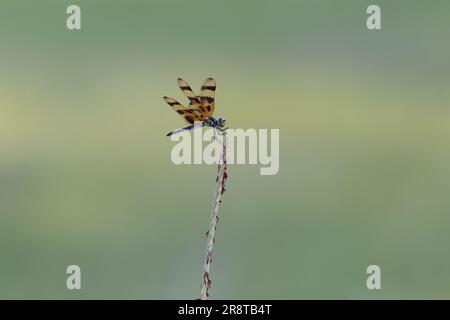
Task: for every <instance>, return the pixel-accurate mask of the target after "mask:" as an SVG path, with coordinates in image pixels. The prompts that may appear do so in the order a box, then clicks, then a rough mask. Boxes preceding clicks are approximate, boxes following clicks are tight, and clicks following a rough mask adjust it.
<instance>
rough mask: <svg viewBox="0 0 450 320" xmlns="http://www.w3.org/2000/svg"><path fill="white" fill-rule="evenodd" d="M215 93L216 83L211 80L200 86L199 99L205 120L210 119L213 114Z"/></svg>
mask: <svg viewBox="0 0 450 320" xmlns="http://www.w3.org/2000/svg"><path fill="white" fill-rule="evenodd" d="M215 93H216V81H215V80H214V79H213V78H208V79H206V80H205V82H204V83H203V85H202V90H201V92H200V96H199V99H200V101H201V103H202V106H203V109H204V110H205V113H206V115H207V118H209V117H211V116H212V115H213V113H214V109H215V102H214V96H215Z"/></svg>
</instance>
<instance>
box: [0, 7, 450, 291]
mask: <svg viewBox="0 0 450 320" xmlns="http://www.w3.org/2000/svg"><path fill="white" fill-rule="evenodd" d="M73 3H76V4H78V5H80V6H81V10H82V30H81V31H69V30H67V29H66V26H65V21H66V18H67V14H66V13H65V11H66V7H67V6H68V5H70V4H73ZM369 4H378V5H380V6H381V10H382V28H383V30H380V31H369V30H367V28H366V24H365V20H366V17H367V14H366V8H367V6H368V5H369ZM449 12H450V2H449V1H447V0H435V1H433V3H432V4H431V3H427V2H425V1H419V0H417V1H413V0H398V1H379V0H378V1H362V0H345V1H334V0H326V1H325V0H322V1H313V0H307V1H301V0H281V1H268V0H264V1H238V0H232V1H218V0H208V1H206V0H205V1H203V0H193V1H182V0H164V1H163V0H159V1H143V0H142V1H138V0H127V1H125V0H122V1H106V0H96V1H88V0H77V1H65V0H64V1H61V0H53V1H48V0H41V1H31V0H29V1H23V0H2V1H1V3H0V40H1V44H0V48H1V50H0V253H1V254H0V298H27V299H28V298H43V299H47V298H60V299H77V298H89V299H91V298H114V299H115V298H127V299H128V298H136V299H183V298H186V299H195V298H198V297H199V294H200V284H201V276H202V263H203V255H204V248H205V238H204V232H205V231H206V229H207V227H208V223H209V215H210V206H211V201H212V196H213V191H214V179H215V173H216V167H215V166H207V165H192V166H188V165H185V166H175V165H174V164H172V162H171V161H170V151H171V149H172V147H173V146H174V143H173V142H171V141H170V140H169V139H168V138H167V137H166V136H165V134H166V133H167V132H168V131H170V130H172V129H175V128H179V127H180V126H181V125H183V124H184V123H183V122H182V120H181V119H180V117H178V116H177V115H176V114H175V113H174V112H173V111H172V110H170V108H169V107H168V106H167V105H166V104H165V103H164V101H163V100H162V96H164V95H168V96H172V97H174V98H177V99H180V101H183V102H184V101H185V100H184V99H183V98H182V94H181V92H180V91H179V89H178V88H177V85H176V78H177V77H182V78H184V79H186V80H188V81H189V82H190V84H191V85H192V86H193V88H195V90H197V89H198V88H199V86H200V85H201V83H202V82H203V80H204V79H205V78H207V77H209V76H213V77H214V78H215V79H216V80H217V86H218V88H217V96H216V98H217V108H216V114H217V115H218V116H224V117H226V118H227V120H228V124H229V125H230V126H231V127H234V128H279V129H280V171H279V173H278V175H275V176H260V175H259V167H258V166H254V165H253V166H252V165H234V166H231V167H230V169H229V175H230V178H229V180H228V191H227V192H226V193H225V198H224V203H223V206H222V208H221V211H220V215H221V218H222V219H221V222H220V224H219V228H218V233H217V238H216V240H217V243H216V247H215V257H214V262H213V266H212V277H213V287H212V289H211V292H210V293H211V296H212V298H214V299H234V298H255V299H260V298H261V299H262V298H264V299H270V298H275V299H283V298H285V299H302V298H326V299H335V298H342V299H347V298H358V299H359V298H368V299H379V298H388V299H390V298H450V269H449V264H450V255H449V250H448V244H449V242H450V215H449V213H450V197H449V188H450V161H449V160H450V139H449V135H450V110H449V107H450V90H449V86H450V77H449V74H450V59H449V56H450V42H449V41H448V35H449V28H450V20H449ZM70 264H77V265H79V266H80V267H81V270H82V290H81V291H69V290H67V289H66V287H65V283H66V277H67V275H66V274H65V270H66V267H67V266H68V265H70ZM371 264H377V265H379V266H380V267H381V270H382V289H381V290H368V289H367V288H366V278H367V275H366V273H365V271H366V268H367V266H368V265H371Z"/></svg>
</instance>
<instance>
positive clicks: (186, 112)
mask: <svg viewBox="0 0 450 320" xmlns="http://www.w3.org/2000/svg"><path fill="white" fill-rule="evenodd" d="M164 101H165V102H167V104H168V105H169V106H171V107H172V109H173V110H175V112H176V113H178V114H179V115H180V116H181V117H183V119H184V120H186V122H188V123H190V124H193V123H194V122H195V121H198V120H196V119H197V118H198V116H197V115H195V114H193V110H192V109H191V108H186V107H185V106H183V105H182V104H181V103H179V102H178V101H177V100H175V99H172V98H169V97H164Z"/></svg>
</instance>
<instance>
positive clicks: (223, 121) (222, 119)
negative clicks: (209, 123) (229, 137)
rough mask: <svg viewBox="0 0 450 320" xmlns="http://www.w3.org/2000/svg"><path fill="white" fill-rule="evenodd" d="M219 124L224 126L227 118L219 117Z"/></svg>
mask: <svg viewBox="0 0 450 320" xmlns="http://www.w3.org/2000/svg"><path fill="white" fill-rule="evenodd" d="M217 125H218V126H219V127H220V128H222V127H223V126H225V119H224V118H218V119H217Z"/></svg>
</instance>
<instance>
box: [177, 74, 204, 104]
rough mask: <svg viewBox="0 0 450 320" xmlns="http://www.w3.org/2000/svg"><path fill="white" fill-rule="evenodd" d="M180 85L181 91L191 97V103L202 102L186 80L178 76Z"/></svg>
mask: <svg viewBox="0 0 450 320" xmlns="http://www.w3.org/2000/svg"><path fill="white" fill-rule="evenodd" d="M178 86H179V87H180V89H181V91H183V93H184V95H185V96H186V97H187V98H188V99H189V101H190V102H191V104H196V103H200V100H199V99H198V98H197V96H196V95H195V93H194V91H192V89H191V87H190V86H189V84H188V83H187V82H186V81H184V80H183V79H180V78H178Z"/></svg>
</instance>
